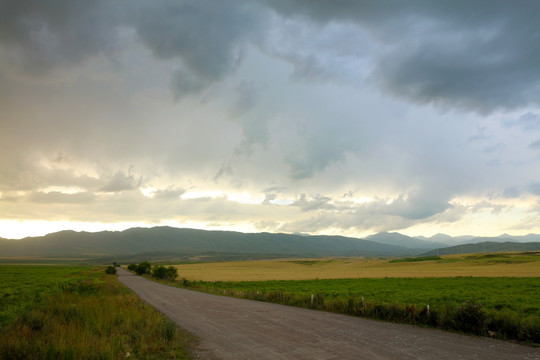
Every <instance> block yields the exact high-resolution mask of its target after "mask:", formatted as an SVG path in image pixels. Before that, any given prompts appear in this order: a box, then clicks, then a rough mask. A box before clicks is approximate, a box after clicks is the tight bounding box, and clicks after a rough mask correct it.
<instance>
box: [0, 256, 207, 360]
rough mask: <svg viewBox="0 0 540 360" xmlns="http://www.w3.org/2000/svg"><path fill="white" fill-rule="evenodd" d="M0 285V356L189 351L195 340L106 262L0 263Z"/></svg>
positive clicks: (145, 355) (164, 355)
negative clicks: (85, 264)
mask: <svg viewBox="0 0 540 360" xmlns="http://www.w3.org/2000/svg"><path fill="white" fill-rule="evenodd" d="M0 286H1V287H0V299H1V301H2V303H1V305H2V306H1V307H0V309H2V314H3V317H2V319H3V320H2V323H1V324H0V359H126V358H137V359H139V358H142V359H171V358H174V359H188V358H190V351H191V349H192V348H193V346H194V344H195V343H196V339H195V338H194V337H193V336H192V335H190V334H188V333H186V332H184V331H183V330H181V329H179V328H178V327H177V326H176V325H175V324H174V323H173V322H172V321H170V320H168V319H166V318H165V317H163V316H162V315H161V314H160V313H158V312H157V311H156V310H155V309H154V308H152V307H151V306H149V305H146V304H145V303H144V302H142V301H141V300H140V299H139V298H138V297H137V296H136V295H135V294H134V293H133V292H132V291H131V290H129V289H128V288H126V287H125V286H123V285H122V284H120V283H119V282H118V281H117V279H116V276H115V275H106V274H105V272H104V268H90V267H86V268H84V267H67V266H16V265H8V266H0ZM16 302H21V304H20V305H18V304H16Z"/></svg>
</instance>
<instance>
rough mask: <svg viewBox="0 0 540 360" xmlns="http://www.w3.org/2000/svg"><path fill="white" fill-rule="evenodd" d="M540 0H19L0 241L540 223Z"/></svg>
mask: <svg viewBox="0 0 540 360" xmlns="http://www.w3.org/2000/svg"><path fill="white" fill-rule="evenodd" d="M539 11H540V5H538V4H537V3H535V2H523V3H520V4H518V5H516V6H512V7H508V6H507V2H506V1H503V0H495V1H490V2H489V6H486V4H484V3H477V2H469V1H434V2H425V1H407V2H399V3H392V4H391V5H389V4H387V3H385V2H380V1H357V2H350V1H337V2H313V1H309V0H288V1H281V0H265V1H262V0H261V1H258V0H256V1H244V0H241V1H217V0H202V1H201V0H198V1H195V0H182V1H169V0H157V1H151V2H147V1H139V0H136V1H130V2H129V3H125V2H120V1H117V0H112V1H109V0H107V1H103V0H99V1H91V2H88V1H84V0H70V1H67V0H58V1H54V2H35V1H30V0H6V1H3V2H1V3H0V13H1V14H6V16H4V17H3V20H2V22H0V237H7V238H9V237H17V238H18V237H23V236H26V235H41V234H44V233H47V232H51V231H56V230H63V229H75V230H87V231H97V230H103V229H111V230H118V229H124V228H125V227H131V226H155V225H173V226H182V227H196V228H207V229H229V230H232V229H236V230H240V231H269V232H302V233H312V234H342V235H349V236H364V235H367V234H371V233H375V232H379V231H400V232H403V233H405V234H410V235H426V236H429V235H433V234H435V233H439V232H444V233H447V234H449V235H463V234H472V235H498V234H501V233H504V232H509V233H512V234H516V235H520V234H527V233H531V232H536V233H538V232H540V220H539V219H540V177H539V176H540V146H539V145H538V144H540V101H539V99H540V67H539V65H538V64H539V63H538V59H539V58H540V45H539V44H540V41H539V39H538V35H537V34H539V33H540V25H539V22H538V20H537V16H536V14H538V12H539Z"/></svg>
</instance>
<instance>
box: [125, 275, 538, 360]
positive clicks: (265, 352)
mask: <svg viewBox="0 0 540 360" xmlns="http://www.w3.org/2000/svg"><path fill="white" fill-rule="evenodd" d="M118 279H119V280H120V281H121V282H122V283H123V284H125V285H126V286H128V287H129V288H131V289H132V290H133V291H135V293H137V295H138V296H139V297H140V298H141V299H142V300H144V301H145V302H147V303H148V304H150V305H152V306H154V307H155V308H157V309H158V310H159V311H161V312H162V313H163V314H165V315H166V316H167V317H169V318H171V319H172V320H173V321H175V322H176V323H177V324H178V325H179V326H181V327H182V328H184V329H186V330H188V331H189V332H191V333H193V334H195V335H197V336H198V337H199V338H200V339H201V343H200V346H199V348H200V350H199V352H198V353H197V354H196V356H198V357H199V358H201V359H310V360H313V359H369V360H379V359H380V360H383V359H441V360H442V359H452V360H454V359H490V360H497V359H500V360H512V359H516V360H517V359H519V360H532V359H535V360H540V349H539V348H533V347H528V346H524V345H518V344H513V343H510V342H505V341H500V340H494V339H488V338H481V337H475V336H465V335H459V334H454V333H449V332H445V331H442V330H437V329H426V328H420V327H415V326H410V325H402V324H392V323H386V322H379V321H373V320H368V319H362V318H358V317H353V316H345V315H339V314H333V313H327V312H322V311H315V310H309V309H301V308H295V307H290V306H283V305H277V304H271V303H264V302H258V301H252V300H244V299H236V298H230V297H225V296H216V295H210V294H205V293H201V292H197V291H190V290H185V289H180V288H175V287H171V286H165V285H161V284H158V283H155V282H153V281H150V280H147V279H145V278H142V277H140V276H135V275H133V274H132V273H130V272H128V271H127V270H125V269H118Z"/></svg>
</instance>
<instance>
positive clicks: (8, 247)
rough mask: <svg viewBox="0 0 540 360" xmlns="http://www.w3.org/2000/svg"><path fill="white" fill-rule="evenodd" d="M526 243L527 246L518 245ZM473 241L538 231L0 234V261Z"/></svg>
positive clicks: (455, 247) (507, 239)
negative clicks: (362, 234) (423, 234)
mask: <svg viewBox="0 0 540 360" xmlns="http://www.w3.org/2000/svg"><path fill="white" fill-rule="evenodd" d="M435 240H438V241H435ZM464 243H468V244H467V245H465V244H464ZM525 243H526V244H528V245H523V246H522V245H520V244H525ZM475 244H476V245H475ZM477 244H489V245H488V246H487V247H488V248H489V251H502V250H503V249H506V250H505V251H519V250H520V249H529V250H539V249H540V235H536V234H529V235H526V236H510V235H507V234H504V235H501V236H499V237H495V238H494V237H472V236H470V237H469V236H462V237H451V236H448V235H444V234H437V235H434V236H432V237H431V238H425V237H410V236H406V235H403V234H400V233H397V232H394V233H392V232H382V233H379V234H375V235H371V236H368V237H366V239H358V238H351V237H344V236H327V235H316V236H314V235H307V234H279V233H278V234H274V233H240V232H233V231H206V230H195V229H181V228H172V227H167V226H162V227H154V228H131V229H128V230H125V231H120V232H118V231H102V232H96V233H89V232H75V231H71V230H66V231H60V232H56V233H51V234H48V235H45V236H40V237H28V238H24V239H21V240H8V239H2V238H0V260H1V259H2V258H4V259H5V258H10V257H11V258H13V257H43V258H53V257H54V258H78V259H87V260H91V261H94V262H99V261H109V260H112V259H114V260H120V261H126V262H127V261H130V262H137V261H139V260H152V259H157V260H163V261H193V260H194V259H196V260H207V261H210V260H234V259H238V260H240V259H261V258H278V257H325V256H328V257H330V256H344V257H347V256H363V257H399V256H417V255H420V254H428V253H429V254H433V253H439V254H440V255H443V254H450V253H456V254H457V253H460V252H467V253H468V252H482V251H484V247H483V246H479V245H477ZM491 244H495V245H491ZM497 244H499V245H497ZM503 244H504V245H503ZM469 245H471V246H469ZM514 245H515V246H514ZM497 249H499V250H497Z"/></svg>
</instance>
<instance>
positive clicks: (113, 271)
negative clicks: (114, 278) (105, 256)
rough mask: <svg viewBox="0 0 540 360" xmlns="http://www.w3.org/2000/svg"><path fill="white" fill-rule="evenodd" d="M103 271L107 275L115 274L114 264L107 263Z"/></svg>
mask: <svg viewBox="0 0 540 360" xmlns="http://www.w3.org/2000/svg"><path fill="white" fill-rule="evenodd" d="M105 273H106V274H109V275H115V274H116V266H114V265H109V266H107V269H105Z"/></svg>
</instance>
